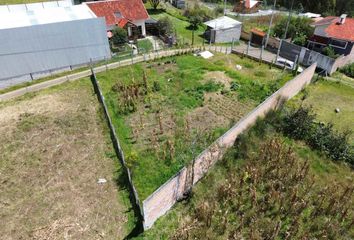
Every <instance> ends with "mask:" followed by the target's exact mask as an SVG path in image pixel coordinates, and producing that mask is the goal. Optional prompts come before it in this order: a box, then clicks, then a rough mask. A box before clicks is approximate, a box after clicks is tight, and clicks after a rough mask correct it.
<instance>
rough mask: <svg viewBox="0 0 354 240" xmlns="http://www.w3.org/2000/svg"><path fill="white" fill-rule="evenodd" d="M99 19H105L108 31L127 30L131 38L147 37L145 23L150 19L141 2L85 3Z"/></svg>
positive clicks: (126, 0) (130, 0)
mask: <svg viewBox="0 0 354 240" xmlns="http://www.w3.org/2000/svg"><path fill="white" fill-rule="evenodd" d="M84 4H86V5H87V6H88V7H89V8H90V9H91V11H92V12H94V13H95V14H96V16H97V17H104V18H105V20H106V27H107V31H108V32H109V31H111V30H112V29H113V28H115V27H120V28H125V29H127V31H128V36H129V37H130V38H139V37H145V36H146V28H145V21H146V20H148V19H149V14H148V13H147V11H146V9H145V6H144V4H143V2H142V1H141V0H108V1H95V2H85V3H84Z"/></svg>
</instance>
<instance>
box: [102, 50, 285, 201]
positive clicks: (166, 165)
mask: <svg viewBox="0 0 354 240" xmlns="http://www.w3.org/2000/svg"><path fill="white" fill-rule="evenodd" d="M230 59H231V60H230ZM230 59H229V58H228V57H223V56H222V55H216V57H215V58H213V59H212V61H208V60H205V59H202V58H198V57H194V56H191V55H184V56H178V57H173V58H167V59H163V60H159V61H157V62H149V63H141V64H135V65H132V66H129V67H124V68H120V69H116V70H111V71H107V72H105V73H99V74H97V79H98V80H99V82H100V85H101V87H102V90H103V94H104V95H105V99H106V102H107V105H108V108H109V111H110V114H111V116H112V119H113V124H114V125H115V127H116V131H117V134H118V136H119V138H120V141H121V146H122V148H123V151H124V153H125V157H126V161H127V164H128V166H129V167H130V168H131V170H132V178H133V181H134V185H135V186H136V188H137V191H138V193H139V197H140V200H144V199H145V198H146V197H148V196H149V195H150V194H151V193H153V191H155V190H156V189H157V188H158V187H159V186H160V185H161V184H163V183H164V182H165V181H166V180H168V179H169V178H170V177H172V176H173V175H174V174H176V173H177V171H178V170H180V169H181V168H182V167H183V166H185V165H186V164H187V163H190V162H191V160H192V159H193V158H195V157H196V156H197V155H198V154H199V153H201V152H202V151H203V150H204V149H205V148H206V147H207V146H209V145H210V144H211V143H212V142H213V141H215V140H216V139H217V138H218V137H219V136H221V135H222V134H223V133H224V132H226V130H228V129H229V128H230V126H232V125H233V124H234V123H235V122H237V121H238V120H239V119H241V118H242V117H243V116H244V115H245V114H246V113H247V112H249V111H250V110H251V109H252V108H254V107H255V106H256V105H257V104H259V103H260V102H261V101H263V100H264V99H265V98H266V97H267V96H269V95H271V94H272V93H273V92H274V91H276V90H277V89H278V87H280V86H281V85H282V84H283V83H284V82H285V81H286V79H290V78H291V76H289V75H287V73H282V72H281V71H279V70H272V71H274V72H275V74H273V77H272V78H270V79H269V78H267V77H264V78H262V77H257V76H256V75H255V71H253V72H252V71H248V72H247V73H243V72H241V71H237V70H235V64H236V63H238V64H246V63H248V64H254V65H256V64H258V63H257V62H253V61H251V60H245V59H240V58H238V57H235V56H230ZM259 66H260V67H261V69H265V70H267V69H268V68H266V67H265V66H264V65H259ZM272 79H274V80H272ZM284 79H285V80H284Z"/></svg>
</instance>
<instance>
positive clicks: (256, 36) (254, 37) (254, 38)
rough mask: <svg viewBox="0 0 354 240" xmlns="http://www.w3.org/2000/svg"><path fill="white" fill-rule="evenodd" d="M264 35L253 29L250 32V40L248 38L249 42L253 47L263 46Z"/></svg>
mask: <svg viewBox="0 0 354 240" xmlns="http://www.w3.org/2000/svg"><path fill="white" fill-rule="evenodd" d="M266 35H267V34H266V33H265V32H263V31H261V30H259V29H257V28H253V29H252V30H251V38H250V42H251V44H253V45H260V46H262V45H264V43H265V39H266Z"/></svg>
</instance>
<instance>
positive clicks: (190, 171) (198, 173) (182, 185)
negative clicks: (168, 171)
mask: <svg viewBox="0 0 354 240" xmlns="http://www.w3.org/2000/svg"><path fill="white" fill-rule="evenodd" d="M315 69H316V63H314V64H312V65H311V66H310V67H308V68H307V69H305V70H304V71H303V72H302V73H301V74H300V75H298V76H296V77H295V78H294V79H292V80H291V81H289V82H288V83H287V84H285V85H284V86H283V87H282V88H281V89H279V90H278V91H277V92H275V93H274V94H273V95H272V96H270V97H269V98H267V99H266V100H265V101H264V102H263V103H261V104H260V105H259V106H258V107H256V108H255V109H254V110H253V111H252V112H250V113H249V114H248V115H246V116H245V117H244V118H242V119H241V120H240V121H239V122H238V123H237V124H236V125H235V126H234V127H232V128H231V129H230V130H229V131H227V132H226V133H225V134H224V135H223V136H221V137H220V138H219V139H217V140H216V141H215V142H214V143H213V144H211V145H210V146H209V147H208V148H207V149H206V150H204V151H203V152H202V153H201V154H200V155H199V156H198V157H196V159H195V160H194V162H193V163H191V164H190V165H188V166H186V167H184V168H182V169H181V170H180V171H179V172H178V173H177V174H176V175H175V176H173V177H172V178H171V179H170V180H168V181H167V182H166V183H165V184H163V185H162V186H161V187H160V188H158V189H157V190H156V191H155V192H154V193H153V194H151V195H150V196H149V197H148V198H147V199H146V200H144V202H143V215H144V229H149V228H151V227H152V226H153V224H154V222H155V221H156V220H157V219H158V218H159V217H161V216H163V215H164V214H165V213H166V212H167V211H168V210H169V209H171V208H172V207H173V205H174V204H175V203H176V202H177V201H178V200H180V199H181V198H182V197H183V195H184V193H185V192H186V191H188V190H189V188H190V187H191V185H194V184H196V183H197V182H198V181H199V180H200V179H201V178H202V177H203V176H204V175H205V174H206V173H207V172H208V170H209V169H210V168H211V167H212V166H213V165H214V164H215V163H216V162H217V161H218V160H220V159H221V158H222V157H223V155H224V153H225V151H226V150H227V149H228V148H230V147H232V146H233V144H234V142H235V140H236V138H237V136H238V135H239V134H241V133H242V132H244V131H245V130H247V129H248V128H249V127H250V126H252V125H253V124H254V123H255V122H256V120H257V119H258V118H260V117H261V118H262V117H264V116H265V115H266V114H267V112H269V111H270V110H274V109H276V108H277V107H278V106H279V104H280V102H281V101H283V100H288V99H290V98H292V97H293V96H295V95H296V94H297V93H299V92H300V91H301V90H302V89H303V88H304V87H305V86H306V85H307V84H309V83H310V82H311V80H312V77H313V75H314V72H315ZM191 176H193V179H191ZM192 182H193V184H192Z"/></svg>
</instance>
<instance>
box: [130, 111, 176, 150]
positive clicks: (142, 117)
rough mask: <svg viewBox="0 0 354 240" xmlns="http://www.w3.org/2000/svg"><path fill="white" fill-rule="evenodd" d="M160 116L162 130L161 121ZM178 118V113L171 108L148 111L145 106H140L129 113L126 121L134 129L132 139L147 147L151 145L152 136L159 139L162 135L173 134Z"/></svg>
mask: <svg viewBox="0 0 354 240" xmlns="http://www.w3.org/2000/svg"><path fill="white" fill-rule="evenodd" d="M160 117H161V125H162V132H161V128H160V123H159V122H160V120H159V118H160ZM176 118H177V117H176V115H175V114H174V113H173V112H172V111H170V110H169V109H161V110H160V112H159V113H147V112H146V111H144V109H143V108H140V109H139V110H138V111H136V112H135V113H133V114H131V115H129V118H127V119H126V121H127V123H128V125H129V126H130V127H131V128H132V131H133V134H132V136H133V139H132V141H133V142H135V143H136V144H137V145H139V146H140V147H143V148H145V147H146V146H150V145H151V141H152V138H155V139H156V140H157V138H159V137H162V136H173V134H174V131H175V129H176V121H177V119H176Z"/></svg>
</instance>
